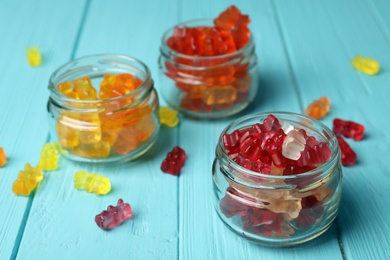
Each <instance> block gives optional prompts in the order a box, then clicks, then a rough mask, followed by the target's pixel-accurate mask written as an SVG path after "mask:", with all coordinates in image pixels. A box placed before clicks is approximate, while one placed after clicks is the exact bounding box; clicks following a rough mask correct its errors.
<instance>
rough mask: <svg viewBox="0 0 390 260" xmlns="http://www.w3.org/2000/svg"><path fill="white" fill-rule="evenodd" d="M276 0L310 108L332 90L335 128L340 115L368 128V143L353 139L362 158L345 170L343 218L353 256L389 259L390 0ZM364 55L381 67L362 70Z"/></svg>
mask: <svg viewBox="0 0 390 260" xmlns="http://www.w3.org/2000/svg"><path fill="white" fill-rule="evenodd" d="M275 5H276V6H277V10H278V12H279V14H280V15H279V17H280V20H281V27H282V31H283V34H284V35H285V39H287V41H286V44H287V49H288V53H289V55H290V57H291V63H292V67H293V68H294V75H295V77H296V79H297V85H298V89H299V92H300V95H301V96H302V100H303V101H304V104H305V106H306V105H307V104H308V103H309V102H311V101H312V100H313V99H315V98H318V97H319V96H321V95H326V96H328V97H329V98H330V99H331V100H332V102H333V103H332V111H331V113H330V114H329V115H328V116H327V117H326V118H324V119H323V120H322V121H323V122H324V123H326V124H327V125H328V126H330V127H331V126H332V120H333V118H335V117H339V118H343V119H348V120H353V121H356V122H360V123H362V124H363V125H365V126H366V137H365V138H364V139H363V140H362V141H360V142H356V141H353V140H350V139H348V140H347V141H348V143H349V144H350V145H351V147H352V148H353V149H354V150H355V151H356V153H357V155H358V164H357V165H355V166H353V167H345V168H344V185H343V190H344V191H343V198H342V202H341V207H340V214H339V217H338V218H337V224H338V227H339V231H340V239H341V242H342V244H343V245H344V252H345V256H346V258H347V259H350V258H351V259H388V258H389V257H390V250H389V248H390V242H389V241H390V237H389V233H388V232H387V230H389V229H390V226H389V224H388V221H387V216H388V215H389V213H390V208H389V205H390V197H389V196H388V192H387V193H386V191H388V190H389V189H388V185H387V183H388V180H389V178H390V168H389V166H388V164H387V163H386V162H385V159H384V158H385V157H386V154H387V153H388V152H389V147H390V139H389V132H388V131H387V129H388V128H389V127H390V122H389V120H388V119H389V114H388V113H389V111H390V105H389V102H388V100H387V96H388V95H387V93H388V82H389V80H390V75H389V73H386V68H388V67H389V66H390V60H389V59H388V58H387V57H386V54H387V53H390V44H389V40H388V39H389V31H390V24H389V23H388V22H384V21H389V16H388V11H389V10H390V3H389V2H388V1H387V2H385V1H375V2H374V1H371V2H365V1H343V2H342V3H341V2H337V3H336V1H335V2H331V1H327V2H326V3H320V2H316V3H314V2H313V1H299V3H296V2H295V3H290V2H289V3H283V4H281V3H277V2H275ZM321 9H322V12H315V11H313V10H321ZM363 10H368V11H367V12H364V11H363ZM298 12H299V13H300V16H298V15H296V14H297V13H298ZM357 54H362V55H364V56H369V57H372V58H375V59H377V60H378V61H380V63H381V65H382V70H381V72H380V73H379V74H378V75H376V76H367V75H365V74H362V73H360V72H358V71H356V70H354V69H353V68H352V66H351V64H350V62H351V59H352V57H353V56H355V55H357Z"/></svg>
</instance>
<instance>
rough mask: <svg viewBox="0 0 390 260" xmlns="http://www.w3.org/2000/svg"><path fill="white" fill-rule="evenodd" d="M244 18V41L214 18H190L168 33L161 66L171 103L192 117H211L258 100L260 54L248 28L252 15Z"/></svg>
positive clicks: (162, 44) (237, 110) (241, 108)
mask: <svg viewBox="0 0 390 260" xmlns="http://www.w3.org/2000/svg"><path fill="white" fill-rule="evenodd" d="M231 8H232V7H230V8H229V9H231ZM234 8H235V7H234ZM229 9H228V10H229ZM228 10H227V11H228ZM234 10H235V12H239V10H237V8H235V9H234ZM227 11H225V12H227ZM242 17H244V18H245V19H243V20H245V21H244V22H243V23H244V24H245V28H244V30H245V31H244V32H242V33H243V34H244V38H245V39H244V42H242V41H241V42H237V40H236V39H235V38H234V36H235V35H234V32H233V33H231V32H230V29H225V28H222V27H218V26H217V27H216V26H215V25H214V23H215V22H214V23H213V20H195V21H190V22H184V23H181V24H178V25H176V26H175V27H173V28H171V29H169V30H167V31H166V32H165V34H164V35H163V37H162V43H161V47H160V58H159V67H160V81H161V87H162V95H163V97H164V99H165V100H166V101H167V102H168V103H169V105H171V106H172V107H173V108H175V109H177V110H179V111H181V112H182V113H183V114H184V115H186V116H189V117H195V118H205V119H206V118H220V117H226V116H230V115H233V114H236V113H238V112H239V111H241V110H243V109H244V108H245V107H247V106H248V105H249V104H250V103H251V102H252V101H253V99H254V97H255V95H256V92H257V89H258V81H259V79H258V66H257V57H256V54H255V44H254V41H253V37H252V35H251V34H250V32H249V29H247V28H246V25H247V23H249V18H248V16H242ZM236 27H238V26H236ZM233 30H234V28H233ZM240 37H241V35H238V38H240ZM204 39H206V40H205V42H202V41H203V40H204ZM241 45H243V46H241ZM187 47H188V48H187Z"/></svg>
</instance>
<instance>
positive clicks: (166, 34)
mask: <svg viewBox="0 0 390 260" xmlns="http://www.w3.org/2000/svg"><path fill="white" fill-rule="evenodd" d="M213 20H214V19H212V18H208V19H207V18H203V19H193V20H187V21H184V22H180V23H178V24H176V25H174V26H172V27H170V28H168V29H167V30H166V31H165V32H164V33H163V36H162V38H161V48H160V50H161V52H163V53H164V49H167V51H168V52H169V54H171V55H174V56H175V57H177V58H183V59H193V58H196V59H198V60H200V61H202V60H209V59H229V58H233V57H235V56H238V55H241V54H244V53H245V52H246V51H247V49H249V48H251V49H252V48H254V40H253V34H252V31H251V32H250V35H249V41H248V43H247V44H246V45H245V46H244V47H242V48H241V49H239V50H237V51H235V52H232V53H227V54H222V55H215V56H197V55H188V54H184V53H180V52H178V51H175V50H174V49H172V48H171V47H169V46H168V45H167V44H166V41H167V39H168V37H169V36H170V35H172V32H173V31H174V29H175V28H176V27H183V26H186V25H187V24H190V23H202V22H210V21H213Z"/></svg>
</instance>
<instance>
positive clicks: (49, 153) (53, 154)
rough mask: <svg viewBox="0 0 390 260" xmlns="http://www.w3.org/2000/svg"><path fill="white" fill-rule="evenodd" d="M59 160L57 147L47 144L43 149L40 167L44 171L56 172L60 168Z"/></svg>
mask: <svg viewBox="0 0 390 260" xmlns="http://www.w3.org/2000/svg"><path fill="white" fill-rule="evenodd" d="M58 158H59V156H58V152H57V149H56V146H55V145H54V144H51V143H47V144H45V145H44V146H43V148H42V151H41V157H40V159H39V166H41V169H42V170H44V171H52V170H56V169H57V168H58Z"/></svg>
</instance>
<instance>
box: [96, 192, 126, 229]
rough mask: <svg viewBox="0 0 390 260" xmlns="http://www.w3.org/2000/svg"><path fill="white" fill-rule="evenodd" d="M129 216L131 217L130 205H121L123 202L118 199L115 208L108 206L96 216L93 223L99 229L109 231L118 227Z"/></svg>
mask: <svg viewBox="0 0 390 260" xmlns="http://www.w3.org/2000/svg"><path fill="white" fill-rule="evenodd" d="M131 216H133V209H132V208H131V206H130V204H129V203H123V200H122V199H119V200H118V205H117V206H112V205H110V206H108V207H107V210H103V211H102V212H101V213H100V214H98V215H96V217H95V222H96V224H97V225H98V226H99V227H100V228H101V229H104V230H109V229H113V228H115V227H117V226H119V225H120V224H122V222H124V221H125V220H127V219H129V218H131Z"/></svg>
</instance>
